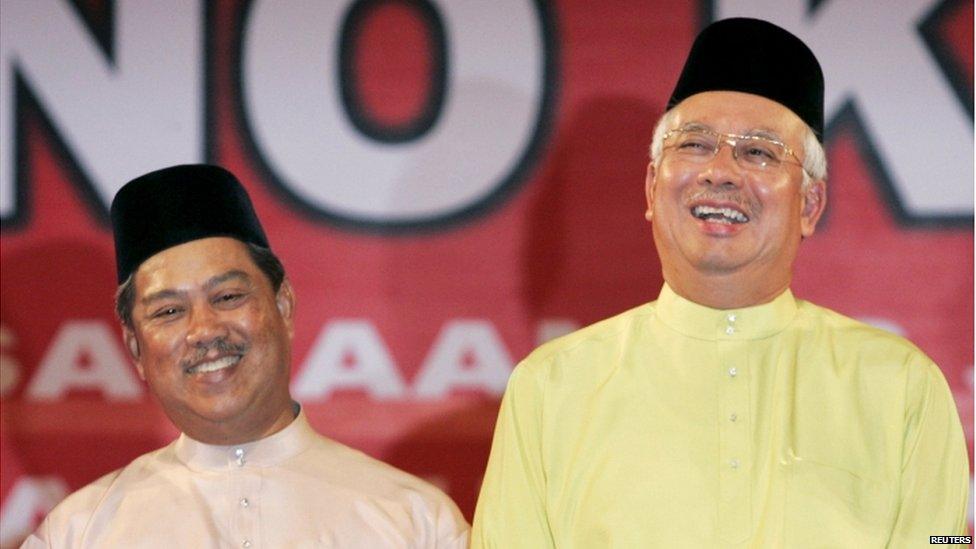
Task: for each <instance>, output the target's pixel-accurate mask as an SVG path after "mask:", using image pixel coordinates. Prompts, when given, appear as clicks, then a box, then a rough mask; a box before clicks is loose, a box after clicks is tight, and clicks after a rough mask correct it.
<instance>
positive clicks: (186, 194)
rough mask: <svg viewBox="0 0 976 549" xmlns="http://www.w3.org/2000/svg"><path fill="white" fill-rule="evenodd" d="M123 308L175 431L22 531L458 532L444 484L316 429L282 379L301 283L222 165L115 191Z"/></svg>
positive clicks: (246, 543)
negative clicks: (294, 281)
mask: <svg viewBox="0 0 976 549" xmlns="http://www.w3.org/2000/svg"><path fill="white" fill-rule="evenodd" d="M112 224H113V229H114V235H115V246H116V263H117V270H118V280H119V283H120V286H119V291H118V294H117V311H118V313H119V318H120V319H121V322H122V329H123V333H124V339H125V343H126V346H127V348H128V350H129V352H130V353H131V355H132V357H133V360H134V361H135V365H136V369H137V370H138V372H139V375H140V376H141V377H142V378H143V379H144V380H145V381H146V382H147V384H148V386H149V390H150V392H151V393H152V394H153V395H154V396H155V397H156V398H157V399H158V400H159V402H160V404H162V406H163V409H164V410H165V412H166V414H167V416H168V417H169V418H170V419H171V420H172V421H173V423H174V424H176V426H177V427H178V428H179V429H180V430H181V431H182V434H181V435H180V437H179V438H178V439H177V440H176V441H175V442H173V443H172V444H170V445H168V446H166V447H164V448H161V449H159V450H156V451H154V452H150V453H148V454H145V455H143V456H140V457H139V458H137V459H136V460H135V461H133V462H132V463H130V464H129V465H128V466H126V467H124V468H122V469H120V470H118V471H115V472H113V473H110V474H108V475H106V476H104V477H102V478H101V479H99V480H96V481H95V482H93V483H92V484H90V485H88V486H86V487H84V488H82V489H81V490H79V491H78V492H75V493H74V494H72V495H70V496H69V497H68V498H67V499H65V500H64V501H63V502H62V503H61V504H60V505H58V507H56V508H55V509H54V510H53V511H52V512H51V513H50V514H49V515H48V517H47V518H46V519H45V520H44V522H43V523H42V524H41V526H40V527H39V528H38V530H37V531H36V532H35V533H34V534H33V535H31V536H30V537H29V538H28V539H27V540H26V541H25V543H24V547H156V546H164V545H165V546H168V547H244V548H257V547H313V546H314V547H370V548H379V547H431V548H433V547H465V546H467V539H468V525H467V524H466V523H465V521H464V518H463V517H462V516H461V514H460V512H459V511H458V509H457V507H456V506H455V505H454V503H453V502H452V501H451V500H450V499H449V498H448V497H447V496H445V495H444V494H443V493H441V492H440V491H439V490H437V489H436V488H434V487H433V486H431V485H428V484H427V483H425V482H423V481H421V480H419V479H417V478H414V477H412V476H410V475H408V474H406V473H404V472H402V471H399V470H397V469H395V468H393V467H390V466H388V465H386V464H384V463H381V462H379V461H376V460H374V459H372V458H370V457H368V456H366V455H364V454H362V453H360V452H358V451H355V450H352V449H350V448H347V447H345V446H342V445H341V444H338V443H336V442H334V441H331V440H329V439H327V438H325V437H322V436H321V435H318V434H317V433H315V431H313V430H312V428H311V426H310V425H309V423H308V420H307V419H306V417H305V415H304V414H303V413H302V412H301V409H300V407H299V406H298V404H296V403H295V402H294V401H293V400H292V399H291V396H290V394H289V390H288V382H289V372H290V362H291V338H292V333H293V330H292V322H293V311H294V307H295V296H294V292H293V290H292V287H291V285H290V283H289V282H288V280H287V279H286V278H285V273H284V269H283V267H282V265H281V263H280V262H279V261H278V259H277V258H276V257H275V256H274V254H273V253H271V250H270V246H269V244H268V240H267V237H266V236H265V234H264V231H263V229H262V228H261V225H260V222H259V221H258V218H257V216H256V214H255V212H254V209H253V207H252V205H251V202H250V199H249V198H248V196H247V193H246V192H245V191H244V188H243V187H242V186H241V185H240V183H239V182H238V181H237V179H236V178H235V177H234V176H233V175H232V174H231V173H230V172H228V171H226V170H224V169H223V168H219V167H216V166H205V165H186V166H175V167H171V168H166V169H163V170H159V171H156V172H152V173H149V174H147V175H144V176H142V177H139V178H137V179H135V180H133V181H131V182H129V183H128V184H126V185H125V186H124V187H123V188H122V189H121V190H120V191H119V193H118V194H117V195H116V197H115V200H114V201H113V203H112Z"/></svg>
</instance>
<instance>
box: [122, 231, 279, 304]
mask: <svg viewBox="0 0 976 549" xmlns="http://www.w3.org/2000/svg"><path fill="white" fill-rule="evenodd" d="M235 270H236V271H242V272H244V273H246V274H248V275H249V276H250V278H251V280H252V281H254V282H255V283H259V281H261V280H263V278H262V276H261V273H260V271H259V270H258V267H257V265H255V264H254V261H253V260H252V259H251V256H250V254H249V253H248V251H247V246H246V245H245V244H244V243H243V242H241V241H239V240H236V239H233V238H225V237H216V238H203V239H200V240H193V241H191V242H187V243H185V244H180V245H178V246H173V247H172V248H168V249H166V250H163V251H161V252H159V253H157V254H156V255H153V256H152V257H150V258H149V259H147V260H146V261H144V262H143V263H142V265H140V266H139V269H138V270H137V271H136V275H135V282H136V292H137V295H146V294H149V293H153V292H158V291H162V290H177V291H179V290H192V289H194V288H199V287H202V286H203V285H204V284H206V283H207V281H209V280H210V279H211V278H213V277H215V276H218V275H221V274H225V273H227V272H229V271H235Z"/></svg>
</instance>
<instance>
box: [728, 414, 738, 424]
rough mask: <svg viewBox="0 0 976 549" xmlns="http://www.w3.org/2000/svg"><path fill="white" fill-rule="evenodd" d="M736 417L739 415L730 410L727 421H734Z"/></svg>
mask: <svg viewBox="0 0 976 549" xmlns="http://www.w3.org/2000/svg"><path fill="white" fill-rule="evenodd" d="M737 419H739V416H737V415H736V414H735V412H732V415H730V416H729V421H731V422H732V423H735V420H737Z"/></svg>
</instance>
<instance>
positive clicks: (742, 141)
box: [664, 128, 806, 172]
mask: <svg viewBox="0 0 976 549" xmlns="http://www.w3.org/2000/svg"><path fill="white" fill-rule="evenodd" d="M672 140H673V142H672V143H670V144H668V145H665V146H664V149H674V152H675V154H676V155H678V156H679V157H680V158H682V159H684V160H688V161H690V162H697V163H705V162H708V161H710V160H711V159H713V158H715V156H717V155H718V151H719V149H720V148H722V144H723V143H726V144H728V145H729V146H730V147H732V157H733V158H735V159H736V161H737V162H738V163H739V166H741V167H743V168H746V169H750V170H757V171H767V172H768V171H771V170H774V169H776V168H779V167H780V166H782V165H783V163H784V162H791V161H796V163H797V164H799V166H800V167H801V168H802V167H803V161H801V160H800V158H799V157H798V156H796V153H794V152H793V150H792V149H790V148H789V147H787V146H786V144H785V143H783V142H782V141H776V140H775V139H770V138H768V137H762V136H758V135H736V134H732V133H720V132H713V131H711V130H706V129H701V128H696V129H682V128H677V129H673V130H668V132H667V133H665V134H664V142H665V143H667V142H668V141H672ZM791 157H792V158H791ZM803 171H806V169H805V168H804V170H803Z"/></svg>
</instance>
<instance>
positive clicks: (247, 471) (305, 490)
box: [22, 412, 468, 549]
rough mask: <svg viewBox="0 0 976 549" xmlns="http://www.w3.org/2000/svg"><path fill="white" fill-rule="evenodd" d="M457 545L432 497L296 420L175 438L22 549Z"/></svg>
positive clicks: (75, 499) (78, 502) (452, 514)
mask: <svg viewBox="0 0 976 549" xmlns="http://www.w3.org/2000/svg"><path fill="white" fill-rule="evenodd" d="M467 545H468V525H467V523H466V522H465V521H464V517H462V516H461V513H460V512H459V511H458V509H457V507H456V506H455V505H454V502H452V501H451V500H450V499H448V497H447V496H446V495H444V494H443V493H442V492H441V491H440V490H438V489H437V488H435V487H433V486H431V485H429V484H427V483H426V482H424V481H422V480H420V479H417V478H415V477H413V476H410V475H408V474H407V473H404V472H402V471H399V470H397V469H394V468H393V467H390V466H389V465H386V464H385V463H381V462H379V461H376V460H375V459H372V458H370V457H369V456H366V455H365V454H362V453H360V452H358V451H356V450H353V449H351V448H348V447H346V446H343V445H341V444H339V443H337V442H334V441H332V440H329V439H327V438H325V437H323V436H320V435H319V434H318V433H316V432H315V431H314V430H312V427H311V426H310V425H309V424H308V420H307V419H306V418H305V414H304V412H302V413H300V414H299V415H298V417H297V418H296V419H295V421H293V422H292V423H291V424H290V425H289V426H288V427H286V428H285V429H283V430H281V431H279V432H277V433H275V434H273V435H271V436H269V437H267V438H264V439H261V440H258V441H255V442H250V443H247V444H241V445H237V446H214V445H210V444H203V443H201V442H197V441H195V440H193V439H191V438H189V437H187V436H186V435H185V434H184V435H181V436H180V437H179V438H178V439H177V440H176V441H175V442H173V443H172V444H170V445H169V446H166V447H164V448H161V449H159V450H156V451H155V452H151V453H148V454H145V455H143V456H141V457H139V458H137V459H136V460H135V461H133V462H132V463H130V464H129V465H128V466H126V467H124V468H122V469H119V470H118V471H115V472H114V473H111V474H108V475H106V476H104V477H102V478H101V479H99V480H96V481H95V482H93V483H92V484H89V485H88V486H86V487H84V488H82V489H81V490H79V491H77V492H75V493H74V494H72V495H70V496H68V498H67V499H66V500H64V501H63V502H61V504H60V505H58V506H57V507H56V508H55V509H54V510H53V511H51V513H50V514H49V515H48V516H47V518H46V519H45V520H44V522H43V523H42V524H41V526H40V527H39V528H38V529H37V531H36V532H34V534H33V535H31V536H30V537H29V538H28V539H27V540H26V541H25V542H24V545H23V546H22V547H23V548H26V549H34V548H38V549H40V548H47V547H59V548H60V547H71V548H83V547H99V548H101V547H112V548H114V547H125V548H132V547H193V548H210V547H212V548H215V549H216V548H224V547H244V548H250V549H259V548H264V547H274V548H285V547H287V548H299V547H369V548H370V549H373V548H385V547H389V548H395V549H401V548H403V547H412V548H429V549H435V548H437V549H441V548H444V549H463V548H465V547H467Z"/></svg>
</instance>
